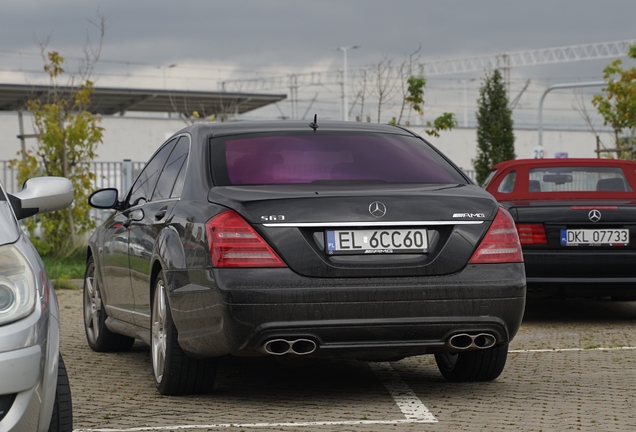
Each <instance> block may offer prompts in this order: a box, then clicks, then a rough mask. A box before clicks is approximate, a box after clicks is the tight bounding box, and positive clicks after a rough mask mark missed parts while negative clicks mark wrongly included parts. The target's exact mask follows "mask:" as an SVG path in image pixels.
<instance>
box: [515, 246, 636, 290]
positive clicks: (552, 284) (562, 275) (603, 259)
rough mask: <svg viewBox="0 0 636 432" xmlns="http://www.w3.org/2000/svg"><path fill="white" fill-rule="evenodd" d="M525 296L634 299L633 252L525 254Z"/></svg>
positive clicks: (545, 252)
mask: <svg viewBox="0 0 636 432" xmlns="http://www.w3.org/2000/svg"><path fill="white" fill-rule="evenodd" d="M523 256H524V260H525V268H526V276H527V279H526V280H527V283H528V296H529V297H548V296H568V297H604V296H636V267H634V265H633V263H634V262H635V261H636V252H634V251H630V250H622V251H618V252H616V251H613V250H604V251H598V250H596V251H590V250H588V251H586V250H577V251H567V250H563V251H526V250H524V253H523Z"/></svg>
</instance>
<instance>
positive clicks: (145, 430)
mask: <svg viewBox="0 0 636 432" xmlns="http://www.w3.org/2000/svg"><path fill="white" fill-rule="evenodd" d="M435 421H437V420H435ZM413 423H432V422H431V421H430V420H406V419H402V420H345V421H325V422H289V423H218V424H209V425H177V426H148V427H138V428H128V429H75V430H74V431H73V432H152V431H173V430H196V429H222V428H230V427H234V428H246V429H247V428H262V429H264V428H281V427H303V426H304V427H306V426H355V425H399V424H413Z"/></svg>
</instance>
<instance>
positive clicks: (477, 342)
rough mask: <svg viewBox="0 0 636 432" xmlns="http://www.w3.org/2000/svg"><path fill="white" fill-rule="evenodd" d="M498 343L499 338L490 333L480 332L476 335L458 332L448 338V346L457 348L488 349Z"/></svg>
mask: <svg viewBox="0 0 636 432" xmlns="http://www.w3.org/2000/svg"><path fill="white" fill-rule="evenodd" d="M496 343H497V338H496V337H495V335H492V334H490V333H478V334H475V335H471V334H468V333H458V334H456V335H453V336H451V337H450V338H449V339H448V346H450V347H451V348H454V349H457V350H467V349H470V348H477V349H487V348H492V347H493V346H495V344H496Z"/></svg>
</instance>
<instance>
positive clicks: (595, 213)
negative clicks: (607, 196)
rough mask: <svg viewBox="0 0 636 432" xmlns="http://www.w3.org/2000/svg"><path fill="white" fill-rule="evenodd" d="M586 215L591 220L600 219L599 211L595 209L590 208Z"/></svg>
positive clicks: (596, 220)
mask: <svg viewBox="0 0 636 432" xmlns="http://www.w3.org/2000/svg"><path fill="white" fill-rule="evenodd" d="M587 217H589V218H590V220H591V221H592V222H598V221H600V220H601V212H600V211H598V210H596V209H594V210H591V211H590V212H589V213H588V214H587Z"/></svg>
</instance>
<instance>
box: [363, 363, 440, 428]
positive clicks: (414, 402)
mask: <svg viewBox="0 0 636 432" xmlns="http://www.w3.org/2000/svg"><path fill="white" fill-rule="evenodd" d="M369 365H370V366H371V369H373V372H375V375H376V376H377V377H378V378H379V379H380V381H381V382H382V384H384V387H386V389H387V390H388V391H389V393H391V397H393V400H394V401H395V403H396V404H397V406H398V408H400V411H402V414H404V417H406V418H407V420H417V421H419V422H427V423H437V419H436V418H435V416H433V414H431V412H430V411H429V410H428V408H426V406H425V405H424V404H423V403H422V401H421V400H420V399H419V398H418V397H417V395H416V394H415V392H413V390H411V388H410V387H409V386H407V385H406V383H405V382H404V381H402V378H400V375H398V373H397V372H396V371H395V370H393V367H392V366H391V364H390V363H370V364H369Z"/></svg>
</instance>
